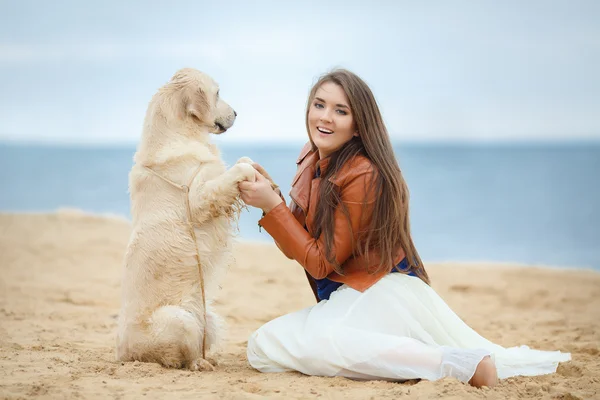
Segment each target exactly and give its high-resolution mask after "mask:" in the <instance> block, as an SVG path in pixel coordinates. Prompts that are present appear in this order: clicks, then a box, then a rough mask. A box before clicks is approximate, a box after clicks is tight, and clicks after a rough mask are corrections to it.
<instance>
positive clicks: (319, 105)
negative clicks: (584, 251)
mask: <svg viewBox="0 0 600 400" xmlns="http://www.w3.org/2000/svg"><path fill="white" fill-rule="evenodd" d="M315 108H324V106H323V104H321V103H315Z"/></svg>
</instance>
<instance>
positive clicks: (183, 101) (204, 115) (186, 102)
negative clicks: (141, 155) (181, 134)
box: [167, 68, 237, 134]
mask: <svg viewBox="0 0 600 400" xmlns="http://www.w3.org/2000/svg"><path fill="white" fill-rule="evenodd" d="M167 86H168V87H169V89H171V90H170V92H171V95H172V99H173V100H172V101H173V102H174V104H172V106H173V107H174V108H175V110H174V111H175V113H176V115H177V116H178V118H183V119H189V120H190V121H191V122H192V123H195V124H198V125H200V126H202V127H204V128H206V129H207V130H208V131H209V132H212V133H217V134H220V133H223V132H225V131H226V130H227V129H229V128H231V126H232V125H233V123H234V121H235V117H236V116H237V114H236V112H235V111H234V110H233V108H231V106H230V105H229V104H227V103H225V102H224V101H223V100H222V99H221V97H220V93H219V85H217V83H216V82H215V81H214V80H213V79H212V78H211V77H210V76H208V75H206V74H205V73H202V72H200V71H198V70H195V69H192V68H184V69H181V70H179V71H177V72H176V73H175V75H173V77H172V78H171V80H170V81H169V83H167Z"/></svg>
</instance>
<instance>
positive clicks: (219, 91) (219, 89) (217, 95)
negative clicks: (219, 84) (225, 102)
mask: <svg viewBox="0 0 600 400" xmlns="http://www.w3.org/2000/svg"><path fill="white" fill-rule="evenodd" d="M220 91H221V90H220V89H219V90H217V99H218V98H219V92H220Z"/></svg>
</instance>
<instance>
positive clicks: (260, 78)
mask: <svg viewBox="0 0 600 400" xmlns="http://www.w3.org/2000/svg"><path fill="white" fill-rule="evenodd" d="M335 66H342V67H345V68H348V69H351V70H352V71H354V72H356V73H357V74H359V75H360V76H361V77H363V79H365V80H366V81H367V82H368V83H369V84H370V85H371V88H372V89H373V91H374V93H375V96H376V97H377V100H378V102H379V104H380V107H381V109H382V112H383V115H384V118H385V121H386V122H387V124H388V128H389V131H390V133H391V134H392V136H393V138H394V139H395V140H397V141H409V140H410V141H414V140H417V141H422V140H425V141H430V140H478V141H481V140H483V141H485V140H538V139H542V140H548V139H549V140H555V139H586V140H587V139H594V140H598V139H600V77H599V76H600V73H599V72H598V71H600V1H595V0H590V1H576V0H566V1H506V0H503V1H485V0H483V1H472V0H464V1H451V0H440V1H367V0H363V1H360V2H355V1H344V2H330V1H315V2H313V1H307V0H302V1H283V0H277V1H218V0H213V1H176V0H171V2H167V1H164V0H163V1H122V0H119V1H113V0H105V1H102V2H88V1H52V2H50V1H44V0H39V1H24V0H19V1H12V2H9V1H0V93H1V97H0V140H2V139H13V140H14V139H16V140H28V141H31V140H33V141H58V142H84V143H105V142H118V143H135V142H137V140H138V139H139V136H140V133H141V126H142V121H143V118H144V113H145V110H146V106H147V104H148V101H149V100H150V98H151V97H152V95H153V94H154V92H155V91H156V89H157V88H158V87H159V86H161V85H162V84H163V83H165V82H166V81H167V80H168V79H169V78H170V77H171V76H172V74H173V73H174V72H175V71H176V70H177V69H179V68H181V67H194V68H197V69H200V70H203V71H205V72H207V73H208V74H210V75H211V76H213V77H214V78H215V79H216V80H217V81H218V82H219V84H220V86H221V95H222V97H223V98H224V99H225V100H226V101H228V102H229V103H230V104H231V105H232V106H233V107H234V108H235V110H236V111H237V112H238V114H239V115H238V120H237V121H236V125H235V126H234V127H233V128H232V129H231V131H229V132H228V133H227V134H226V136H225V138H224V139H223V140H225V141H257V140H263V141H303V140H305V138H306V133H305V131H304V120H303V114H304V107H305V101H306V96H307V94H308V91H309V89H310V87H311V84H312V83H313V82H314V81H315V79H316V78H317V77H318V76H319V75H320V74H321V73H323V72H326V71H327V70H329V69H330V68H332V67H335Z"/></svg>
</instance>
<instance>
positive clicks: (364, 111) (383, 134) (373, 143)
mask: <svg viewBox="0 0 600 400" xmlns="http://www.w3.org/2000/svg"><path fill="white" fill-rule="evenodd" d="M325 82H333V83H335V84H336V85H338V86H340V87H341V88H342V89H343V90H344V92H345V93H346V96H347V97H348V101H349V103H350V104H349V106H350V110H351V112H352V116H353V118H354V123H355V125H356V129H357V131H358V133H359V136H358V137H353V138H352V139H351V140H350V141H348V142H347V143H345V144H344V145H343V146H342V147H341V148H340V149H339V150H337V151H336V152H334V153H333V154H331V155H330V160H329V166H328V168H327V170H326V171H325V172H324V174H323V175H322V176H321V184H320V189H319V199H320V200H319V202H318V203H317V204H316V207H317V209H316V213H315V227H316V229H315V232H314V233H313V235H314V237H315V238H318V237H319V236H320V235H321V234H322V235H323V238H324V243H325V254H326V257H327V259H328V261H329V262H331V263H332V264H333V265H334V268H335V270H336V272H338V273H341V274H343V269H342V267H341V266H340V265H338V264H337V262H336V260H335V255H334V254H332V248H333V233H334V232H333V231H334V227H333V217H334V213H335V210H336V208H337V207H338V206H340V207H341V210H342V212H343V213H344V214H345V215H346V217H348V225H349V229H352V228H351V226H350V218H349V215H348V211H347V209H346V208H345V206H344V204H343V202H342V201H341V198H340V194H339V190H338V189H337V188H336V187H335V185H334V184H333V183H332V182H331V181H330V180H329V179H328V178H329V177H331V176H334V175H335V174H336V173H337V172H338V171H339V170H340V169H341V168H342V166H343V165H344V164H345V163H346V162H348V161H349V160H351V159H352V158H353V157H355V156H357V155H363V156H365V157H367V158H368V159H369V160H370V161H371V162H372V163H373V165H374V166H375V169H376V171H377V172H378V173H377V174H375V175H376V177H377V178H376V179H375V180H374V181H373V182H372V185H371V187H370V188H368V190H374V191H375V192H374V193H377V196H376V201H375V204H374V208H373V214H372V217H371V221H370V224H369V227H368V229H367V230H366V231H365V232H364V233H363V232H360V233H359V240H358V243H354V244H353V248H354V249H355V250H354V252H355V254H356V253H358V254H359V255H362V256H365V257H366V258H367V259H368V256H369V250H371V251H372V250H377V252H378V253H379V255H380V263H379V266H378V267H377V268H376V269H375V270H374V271H369V272H373V273H376V272H381V271H383V270H390V269H391V267H392V266H393V263H394V261H395V260H394V257H395V256H396V254H397V251H398V249H400V248H402V249H403V250H404V253H405V254H406V259H407V262H408V265H409V271H414V273H415V274H416V275H417V276H418V277H420V278H421V279H422V280H423V281H425V282H426V283H429V277H428V275H427V272H426V271H425V268H424V266H423V262H422V261H421V257H420V256H419V253H418V252H417V249H416V248H415V245H414V243H413V240H412V237H411V234H410V221H409V213H408V199H409V195H408V187H407V186H406V182H405V181H404V177H403V176H402V172H401V171H400V167H399V165H398V162H397V161H396V156H395V155H394V151H393V147H392V143H391V140H390V136H389V134H388V132H387V129H386V127H385V124H384V123H383V118H382V116H381V112H380V111H379V107H378V106H377V102H376V100H375V96H373V93H372V92H371V89H370V88H369V86H368V85H367V84H366V83H365V82H364V81H363V80H362V79H361V78H359V77H358V76H357V75H355V74H354V73H352V72H350V71H347V70H345V69H336V70H333V71H331V72H329V73H327V74H325V75H323V76H321V78H319V80H318V81H317V83H315V85H314V86H313V87H312V89H311V91H310V95H309V96H308V103H307V107H306V130H307V132H308V137H309V139H310V141H311V143H312V147H313V150H316V146H315V144H314V143H313V141H312V138H311V137H310V128H309V124H308V112H309V110H310V107H311V106H312V102H313V100H314V97H315V93H316V92H317V90H318V89H319V88H320V87H321V85H322V84H323V83H325ZM365 202H366V199H365ZM363 206H366V203H365V204H363ZM353 236H354V235H353Z"/></svg>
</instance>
